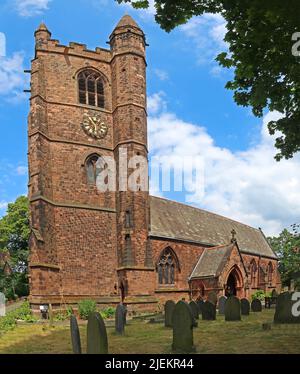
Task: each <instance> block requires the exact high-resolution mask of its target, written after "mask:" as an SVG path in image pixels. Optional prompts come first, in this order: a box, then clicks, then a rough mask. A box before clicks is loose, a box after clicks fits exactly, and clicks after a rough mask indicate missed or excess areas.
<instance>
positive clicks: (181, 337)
mask: <svg viewBox="0 0 300 374" xmlns="http://www.w3.org/2000/svg"><path fill="white" fill-rule="evenodd" d="M172 325H173V344H172V350H173V351H175V352H184V353H189V352H194V351H195V348H194V342H193V316H192V313H191V309H190V307H189V305H188V303H186V302H185V301H182V300H181V301H178V303H177V304H176V306H175V309H174V312H173V319H172Z"/></svg>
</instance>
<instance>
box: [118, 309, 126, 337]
mask: <svg viewBox="0 0 300 374" xmlns="http://www.w3.org/2000/svg"><path fill="white" fill-rule="evenodd" d="M125 323H126V309H125V307H124V305H123V304H118V306H117V309H116V314H115V329H116V333H117V334H120V335H123V334H124V331H125Z"/></svg>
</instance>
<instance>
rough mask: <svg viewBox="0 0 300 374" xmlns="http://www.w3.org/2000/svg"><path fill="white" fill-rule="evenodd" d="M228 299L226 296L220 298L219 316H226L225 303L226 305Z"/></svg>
mask: <svg viewBox="0 0 300 374" xmlns="http://www.w3.org/2000/svg"><path fill="white" fill-rule="evenodd" d="M226 300H227V297H226V296H221V297H220V298H219V305H218V306H219V314H224V313H225V303H226Z"/></svg>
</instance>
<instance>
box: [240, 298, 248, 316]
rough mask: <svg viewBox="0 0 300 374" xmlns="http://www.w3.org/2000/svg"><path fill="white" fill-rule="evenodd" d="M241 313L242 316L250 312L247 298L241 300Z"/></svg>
mask: <svg viewBox="0 0 300 374" xmlns="http://www.w3.org/2000/svg"><path fill="white" fill-rule="evenodd" d="M241 314H242V316H249V314H250V303H249V301H248V300H247V299H242V300H241Z"/></svg>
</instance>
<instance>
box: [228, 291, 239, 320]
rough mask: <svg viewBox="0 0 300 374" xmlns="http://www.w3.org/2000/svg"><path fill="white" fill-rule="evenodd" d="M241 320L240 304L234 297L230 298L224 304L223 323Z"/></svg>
mask: <svg viewBox="0 0 300 374" xmlns="http://www.w3.org/2000/svg"><path fill="white" fill-rule="evenodd" d="M240 320H241V303H240V300H239V299H238V298H237V297H236V296H230V297H228V299H227V300H226V304H225V321H240Z"/></svg>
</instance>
